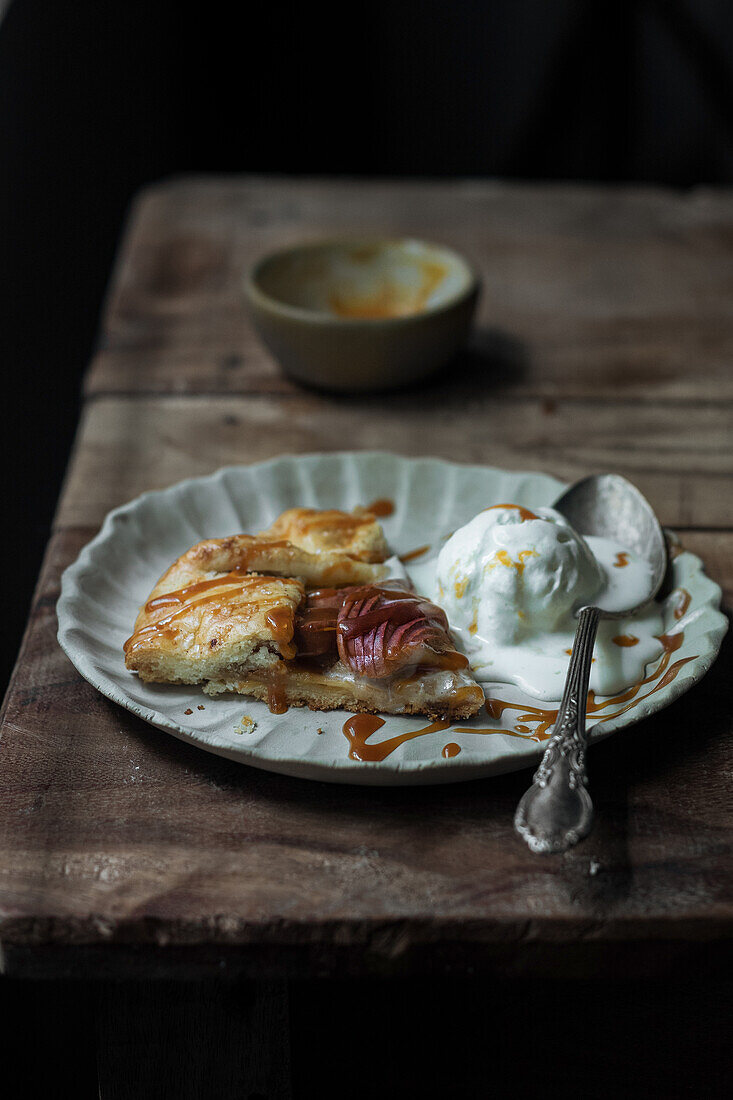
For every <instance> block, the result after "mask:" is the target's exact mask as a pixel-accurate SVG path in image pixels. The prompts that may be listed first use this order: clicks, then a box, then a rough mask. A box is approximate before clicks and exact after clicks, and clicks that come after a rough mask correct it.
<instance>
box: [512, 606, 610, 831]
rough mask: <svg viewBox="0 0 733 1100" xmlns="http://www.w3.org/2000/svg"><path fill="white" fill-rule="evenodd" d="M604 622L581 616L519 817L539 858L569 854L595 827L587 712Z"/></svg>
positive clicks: (594, 613)
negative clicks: (551, 723)
mask: <svg viewBox="0 0 733 1100" xmlns="http://www.w3.org/2000/svg"><path fill="white" fill-rule="evenodd" d="M600 617H601V613H600V611H599V610H598V608H597V607H584V608H583V610H582V611H581V612H580V615H579V617H578V626H577V629H576V631H575V641H574V642H573V652H572V655H571V657H570V666H569V668H568V675H567V679H566V681H565V690H564V692H563V696H562V700H561V702H560V709H559V710H558V712H557V722H556V723H555V728H554V731H553V734H552V737H551V738H550V742H549V744H548V746H547V749H546V750H545V755H544V756H543V758H542V763H541V764H540V766H539V768H538V769H537V771H536V772H535V775H534V779H533V780H532V786H531V787H530V788H529V790H528V791H526V792H525V794H524V795H523V796H522V798H521V799H520V802H519V805H518V806H517V812H516V813H515V815H514V828H515V829H516V830H517V832H518V833H519V835H520V836H522V837H524V839H525V840H526V841H527V844H528V845H529V846H530V848H531V849H532V851H533V852H564V851H566V850H567V849H568V848H570V847H571V846H572V845H573V844H577V843H578V841H579V840H582V838H583V837H584V836H586V835H587V834H588V833H589V832H590V828H591V825H592V824H593V803H592V802H591V798H590V795H589V794H588V790H587V787H586V783H587V779H586V774H585V746H586V733H585V710H586V705H587V699H588V680H589V678H590V665H591V661H592V659H593V646H594V645H595V640H596V632H597V630H598V620H599V619H600Z"/></svg>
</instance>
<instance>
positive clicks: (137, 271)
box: [87, 178, 733, 403]
mask: <svg viewBox="0 0 733 1100" xmlns="http://www.w3.org/2000/svg"><path fill="white" fill-rule="evenodd" d="M351 233H354V234H359V233H366V234H372V235H373V234H409V235H413V236H421V237H426V238H428V239H436V240H440V241H442V242H444V243H446V244H449V245H451V246H453V247H455V248H457V249H459V250H460V251H462V252H463V253H465V255H466V256H467V257H468V258H469V259H470V260H471V261H472V263H473V264H474V265H475V267H476V268H477V269H478V271H479V272H480V274H481V278H482V281H483V287H484V290H483V296H482V301H481V304H480V309H479V313H478V318H477V329H476V333H475V336H474V340H473V344H472V352H471V356H474V355H475V356H478V357H479V359H480V360H481V361H482V362H483V363H485V364H486V368H487V371H488V372H489V378H490V384H491V386H492V389H493V390H494V391H495V392H496V393H504V394H512V395H516V394H520V395H523V396H535V397H536V396H549V397H557V396H561V397H589V396H590V397H593V398H596V399H597V398H601V397H611V398H615V397H618V396H619V394H620V393H622V392H623V394H624V395H625V396H626V397H635V398H639V399H641V400H648V401H655V402H658V401H663V400H664V401H674V402H682V403H685V402H686V401H689V400H700V399H701V398H708V399H712V400H715V401H720V400H728V401H729V400H730V399H731V398H732V397H733V372H731V370H730V363H731V359H733V294H732V293H731V291H732V290H733V196H731V194H730V193H729V192H726V191H714V190H709V189H705V190H696V191H692V192H688V193H685V194H681V193H674V192H671V191H666V190H663V189H659V188H628V187H627V188H619V187H593V188H590V187H581V186H568V185H552V184H549V185H548V184H542V185H531V184H525V185H520V184H499V183H495V182H488V181H485V182H481V181H478V180H464V181H457V182H456V181H451V182H439V183H437V182H433V183H426V182H417V181H410V182H407V181H372V182H368V183H367V182H364V181H353V180H352V181H349V180H330V181H324V180H317V181H314V180H293V179H290V180H286V179H258V178H250V179H228V180H224V179H182V180H177V181H175V180H174V181H168V182H165V183H163V184H160V185H157V186H155V187H152V188H149V189H148V190H147V191H145V192H144V193H143V194H142V195H141V197H140V198H139V199H138V201H137V203H136V205H135V208H134V210H133V212H132V215H131V223H130V229H129V234H128V236H127V238H126V242H125V247H124V249H123V250H122V252H121V256H120V261H119V263H118V266H117V271H116V275H115V278H114V280H113V283H112V287H111V293H110V297H109V305H108V309H107V312H106V317H105V324H104V332H103V337H102V341H101V346H100V349H99V353H98V355H97V356H96V358H95V360H94V363H93V366H92V369H91V371H90V373H89V376H88V379H87V393H88V394H99V393H250V392H275V393H279V392H293V391H294V389H295V387H293V386H292V385H291V384H290V383H289V382H288V381H287V380H285V379H284V378H283V377H282V376H281V374H280V371H279V369H278V367H277V365H276V364H275V363H274V362H273V361H272V359H271V357H270V356H269V354H268V353H267V352H266V351H265V350H264V349H263V348H262V346H261V345H260V344H259V342H258V340H257V338H256V336H255V334H254V333H253V331H252V328H251V326H250V324H249V321H248V319H247V316H246V311H245V308H244V302H243V298H242V289H241V287H242V280H243V277H244V273H245V271H246V270H247V269H248V267H249V266H250V265H251V263H252V262H253V261H254V260H255V259H256V258H257V257H259V256H260V255H262V254H264V253H265V252H267V251H269V250H270V249H272V248H276V247H279V246H282V245H287V244H292V243H295V242H299V241H301V240H303V239H312V238H315V237H318V236H323V235H337V234H351ZM469 358H470V357H469Z"/></svg>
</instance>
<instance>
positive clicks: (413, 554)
mask: <svg viewBox="0 0 733 1100" xmlns="http://www.w3.org/2000/svg"><path fill="white" fill-rule="evenodd" d="M429 549H430V543H428V545H427V546H418V548H417V550H410V552H409V553H408V554H400V561H401V562H402V564H403V565H404V564H405V563H406V562H408V561H414V560H415V558H421V557H422V556H423V554H427V552H428V550H429Z"/></svg>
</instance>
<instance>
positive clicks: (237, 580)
mask: <svg viewBox="0 0 733 1100" xmlns="http://www.w3.org/2000/svg"><path fill="white" fill-rule="evenodd" d="M272 579H273V578H272V577H255V576H252V575H251V574H248V573H240V572H238V571H234V572H232V573H226V574H224V575H223V576H221V577H213V578H212V579H211V580H206V581H196V582H194V583H193V584H188V585H186V586H185V587H184V588H179V589H177V590H176V591H175V592H165V593H163V594H162V595H160V596H154V597H153V598H152V599H150V600H148V602H147V603H146V604H145V609H144V610H145V611H146V612H147V613H148V614H150V613H152V612H154V611H159V610H161V609H163V608H170V609H171V611H170V614H168V615H162V616H161V618H159V619H156V620H155V622H152V623H148V624H147V625H145V626H141V627H140V628H139V630H136V631H135V632H134V633H133V634H132V635H131V636H130V637H129V638H128V639H127V641H126V642H125V644H124V646H123V649H124V652H125V656H127V655H128V654H130V653H134V652H135V650H137V649H139V648H140V646H142V645H144V644H145V642H146V641H147V640H148V639H149V638H150V637H151V636H153V635H163V636H171V635H172V633H173V631H172V630H171V626H172V625H174V624H175V623H176V621H177V620H180V619H181V618H183V617H184V616H185V615H187V614H188V613H189V612H190V611H194V610H196V609H197V608H199V607H205V606H207V605H209V604H212V605H216V606H219V607H224V606H225V605H226V604H227V603H231V602H232V601H233V600H235V599H237V598H238V597H240V596H244V597H245V598H250V597H251V598H252V599H253V600H256V599H257V595H256V592H257V589H260V588H263V587H265V586H266V585H269V584H272ZM286 610H287V609H285V608H273V609H272V612H269V613H268V615H267V619H268V623H270V626H271V628H272V629H273V632H275V633H278V634H279V633H280V632H282V637H279V640H281V641H289V640H290V638H291V637H292V615H291V613H290V612H289V611H288V612H287V614H288V616H289V624H290V633H289V634H288V636H287V637H285V623H284V619H283V618H282V617H280V618H277V619H276V618H274V617H275V616H276V615H277V613H279V612H283V613H285V612H286ZM270 614H272V615H273V621H272V622H270V618H269V616H270Z"/></svg>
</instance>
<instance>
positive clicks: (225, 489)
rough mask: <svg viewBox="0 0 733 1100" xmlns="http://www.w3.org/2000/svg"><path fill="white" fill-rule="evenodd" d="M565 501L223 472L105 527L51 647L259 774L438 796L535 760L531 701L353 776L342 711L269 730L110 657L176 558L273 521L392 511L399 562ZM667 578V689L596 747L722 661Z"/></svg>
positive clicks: (500, 489) (492, 487)
mask: <svg viewBox="0 0 733 1100" xmlns="http://www.w3.org/2000/svg"><path fill="white" fill-rule="evenodd" d="M562 489H563V485H562V483H561V482H559V481H557V480H555V479H554V478H551V477H548V476H546V475H545V474H537V473H511V472H509V471H506V470H497V469H492V468H491V467H486V466H463V465H458V464H455V463H449V462H442V461H439V460H437V459H432V458H423V459H410V458H402V457H400V456H398V455H392V454H384V453H379V452H367V453H354V454H351V453H342V454H327V455H307V456H291V455H287V456H283V457H281V458H277V459H273V460H272V461H269V462H263V463H259V464H258V465H255V466H236V467H229V468H226V469H223V470H219V471H218V472H217V473H215V474H212V475H211V476H210V477H203V478H195V479H191V480H188V481H183V482H181V483H180V484H178V485H173V486H171V488H169V489H164V490H162V491H160V492H151V493H145V494H144V495H143V496H141V497H138V498H137V500H133V501H131V502H130V503H129V504H126V505H124V506H123V507H121V508H117V509H116V510H115V511H113V512H111V513H110V514H109V515H108V516H107V518H106V519H105V521H104V524H103V526H102V529H101V531H100V532H99V534H98V535H97V536H96V538H94V539H93V540H92V541H91V542H90V543H89V544H88V545H87V546H86V547H85V548H84V549H83V550H82V552H81V554H80V555H79V558H78V559H77V561H76V562H75V563H74V564H73V565H71V566H70V567H69V568H68V569H67V570H66V572H65V573H64V576H63V581H62V589H61V597H60V599H59V602H58V621H59V634H58V637H59V642H60V643H61V645H62V647H63V649H64V650H65V652H66V653H67V654H68V656H69V657H70V659H71V660H72V662H73V663H74V665H75V666H76V668H77V669H78V670H79V672H80V673H81V674H82V676H84V677H85V678H86V679H87V680H88V681H89V683H91V684H93V685H94V687H96V688H97V689H98V690H99V691H101V692H102V693H103V694H104V695H106V696H107V697H108V698H109V699H113V700H114V701H115V702H116V703H119V704H120V705H121V706H123V707H126V708H127V709H128V710H130V711H132V712H133V713H134V714H137V715H139V716H140V717H141V718H143V719H145V721H146V722H149V723H151V724H152V725H154V726H157V727H158V728H159V729H162V730H166V731H167V732H169V733H172V734H173V735H174V736H176V737H179V738H181V739H182V740H184V741H189V742H191V743H192V744H195V745H198V746H199V747H200V748H202V749H206V750H207V751H209V752H214V753H218V754H219V755H221V756H227V757H230V758H231V759H233V760H240V761H241V762H242V763H244V764H251V765H253V766H255V767H258V768H265V769H267V770H269V771H275V772H284V773H285V774H286V775H294V776H300V777H304V778H309V779H320V780H327V781H330V782H336V783H359V784H383V785H390V784H392V785H397V784H413V783H448V782H454V781H456V780H463V779H475V778H478V777H480V776H489V775H497V774H500V773H501V772H507V771H512V770H515V769H518V768H524V767H528V766H530V765H533V764H535V763H536V762H537V761H538V760H539V758H540V757H541V755H542V751H543V748H544V745H543V744H542V742H541V741H538V740H536V739H534V738H535V735H536V734H537V732H538V731H539V730H540V729H541V724H540V722H541V720H540V718H535V717H533V711H532V708H534V707H536V706H537V700H533V699H530V698H528V697H527V696H523V695H522V693H521V692H519V691H518V690H517V689H516V688H514V687H508V686H506V685H501V686H499V685H497V686H496V688H491V689H489V694H490V695H491V696H492V697H496V698H500V699H502V700H504V701H506V702H509V703H511V704H512V705H511V706H510V707H507V708H506V709H504V711H503V713H502V716H501V719H500V720H497V721H494V720H491V719H489V718H487V716H486V715H485V714H484V715H482V716H481V717H480V718H478V719H474V720H473V721H471V722H461V723H460V726H461V728H462V729H463V730H466V732H460V733H459V732H455V731H454V730H453V729H447V730H445V731H437V732H434V733H429V734H426V735H423V736H418V737H414V738H412V739H410V740H406V741H405V742H403V743H401V744H400V745H399V747H398V748H396V749H395V751H393V752H392V753H390V755H388V756H387V757H386V758H385V759H384V760H383V761H381V762H372V763H364V762H362V761H359V760H355V759H351V758H350V756H349V750H350V744H349V742H348V740H347V738H346V736H345V735H344V733H343V724H344V721H345V720H346V719H347V718H348V715H347V714H346V713H345V712H344V711H334V712H330V713H323V712H313V711H309V710H304V709H298V708H291V710H289V711H288V712H287V713H286V714H284V715H280V716H278V715H273V714H270V712H269V710H268V709H267V707H266V705H265V704H264V703H258V702H256V701H254V700H251V699H247V698H244V697H242V696H219V697H217V698H213V699H210V698H209V697H208V696H205V695H203V694H202V693H201V692H200V691H199V690H198V689H197V688H195V687H189V686H176V685H163V684H161V685H156V684H144V683H142V681H140V680H138V678H137V677H136V676H135V675H133V674H132V673H130V672H128V671H127V669H126V668H125V665H124V661H123V656H122V644H123V642H124V641H125V639H126V638H127V637H128V635H129V634H130V633H131V631H132V625H133V622H134V619H135V616H136V614H137V611H138V608H139V606H140V605H141V604H142V603H143V602H144V600H145V599H146V597H147V595H148V593H149V592H150V590H151V588H152V587H153V584H154V583H155V581H156V580H157V579H158V577H159V576H160V575H161V574H162V573H163V571H164V570H165V569H167V567H168V566H169V565H170V563H171V562H172V561H173V560H174V559H175V558H177V557H178V556H179V555H180V554H181V553H182V552H183V551H184V550H187V549H188V547H189V546H192V545H193V544H194V543H195V542H198V541H199V540H200V539H203V538H211V537H215V538H219V537H223V536H225V535H231V534H234V533H236V532H240V531H248V532H252V531H258V530H261V529H262V528H264V527H266V526H268V525H269V524H270V523H271V522H272V520H273V519H274V518H275V517H276V516H277V515H278V514H279V513H280V512H282V511H283V510H284V509H285V508H290V507H293V506H295V505H303V506H308V507H311V506H312V507H318V508H343V509H351V508H353V507H354V506H355V505H357V504H367V503H369V502H370V501H372V500H374V499H376V498H380V497H386V498H390V499H391V500H393V501H394V504H395V511H394V514H393V515H391V516H390V517H388V518H386V519H385V520H384V521H383V523H384V529H385V532H386V535H387V538H388V540H389V542H390V544H391V545H392V547H393V548H394V550H395V551H396V553H398V554H405V553H407V552H409V551H410V550H413V549H415V548H416V547H420V546H424V545H425V544H427V543H429V544H435V543H437V542H438V541H439V540H440V539H441V538H442V537H443V536H445V535H446V534H447V533H448V532H450V531H452V530H455V528H456V527H458V526H460V525H461V524H462V523H465V522H466V521H467V520H468V519H470V518H471V517H472V516H473V515H475V513H476V512H478V511H479V510H480V509H481V508H485V507H487V505H489V504H492V503H497V502H498V501H504V500H510V501H515V502H516V503H518V504H524V505H527V506H528V507H532V506H534V505H543V504H551V503H552V502H553V501H554V500H555V499H556V497H557V496H558V494H559V492H560V491H561V490H562ZM672 572H673V577H672V580H673V588H674V591H673V592H672V593H671V594H670V595H669V596H668V597H667V599H666V600H665V601H664V604H663V611H664V623H665V631H666V632H667V633H670V632H672V633H675V634H679V633H680V632H683V634H684V637H683V639H682V642H681V645H680V646H679V648H678V649H677V651H676V652H675V653H674V654H672V655H671V661H672V664H671V665H670V666H669V668H668V669H667V672H666V677H665V683H663V684H662V685H661V686H659V685H660V679H661V677H660V676H658V677H657V678H656V679H655V680H653V681H650V683H649V684H648V685H646V686H645V687H643V688H642V689H640V690H639V692H638V693H637V696H636V697H635V698H634V700H633V701H632V702H631V705H630V706H628V708H625V707H622V706H620V705H614V706H610V707H608V708H606V712H605V713H606V714H609V713H610V715H611V717H610V718H609V719H607V720H606V721H603V722H602V723H601V722H600V721H598V716H594V717H593V718H591V719H590V722H593V721H595V722H596V724H595V725H594V726H593V730H592V735H591V737H592V739H593V740H596V739H599V738H601V737H604V736H606V735H608V734H609V733H611V732H613V731H614V730H616V729H620V728H622V727H624V726H628V725H631V724H632V723H634V722H637V721H639V720H640V719H641V718H645V717H646V716H647V715H648V714H652V713H654V712H655V711H657V710H660V709H661V708H662V707H665V706H667V705H668V704H669V703H671V702H672V700H673V699H675V698H676V697H677V696H678V695H680V694H681V693H682V692H684V691H686V690H687V689H688V688H690V687H691V686H692V685H693V684H694V683H695V682H696V681H697V680H699V679H700V678H701V677H702V676H703V675H704V674H705V672H706V671H707V670H708V668H709V667H710V665H711V664H712V662H713V660H714V659H715V657H716V655H717V653H718V650H719V648H720V643H721V640H722V638H723V635H724V634H725V631H726V629H727V619H726V618H725V616H724V615H723V614H721V612H720V610H719V606H720V595H721V593H720V588H719V587H718V585H716V584H714V583H713V581H711V580H710V579H709V578H708V577H706V576H705V574H704V573H703V569H702V562H701V561H700V559H699V558H697V557H695V556H694V555H693V554H689V553H681V554H679V555H678V556H677V557H676V558H675V559H674V561H673V563H672ZM684 593H689V601H687V599H686V597H685V596H684ZM685 604H687V606H686V607H684V605H685ZM683 607H684V612H683V611H682V609H683ZM682 662H684V663H682ZM650 671H654V670H653V669H648V670H647V672H648V673H649V672H650ZM673 672H674V676H673V677H672V675H671V673H673ZM666 681H668V682H666ZM199 707H202V708H203V709H198V708H199ZM187 710H190V711H191V714H189V715H187V714H186V713H185V712H186V711H187ZM245 714H246V715H249V716H250V717H251V718H252V719H254V720H255V722H256V728H255V729H254V731H253V732H252V733H242V732H241V727H240V725H239V724H240V722H241V719H242V717H243V716H244V715H245ZM590 722H589V724H590ZM424 724H425V723H424V722H423V721H422V720H421V719H420V718H388V719H387V720H386V723H385V725H384V726H383V727H382V728H381V729H380V730H379V731H378V732H377V733H375V734H373V735H372V738H371V739H370V742H369V743H370V744H372V743H374V742H376V743H381V742H382V741H385V740H387V739H389V738H394V737H398V738H399V737H400V736H401V735H402V734H405V733H408V732H412V731H415V730H417V729H419V728H420V727H422V726H424ZM469 729H471V730H473V731H476V732H467V731H468V730H469ZM479 730H480V731H483V732H477V731H479ZM319 731H322V732H319ZM449 743H453V744H456V745H458V746H459V747H460V753H459V754H458V755H455V756H453V757H452V758H449V759H444V758H443V756H442V750H443V748H444V746H445V745H447V744H449Z"/></svg>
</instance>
